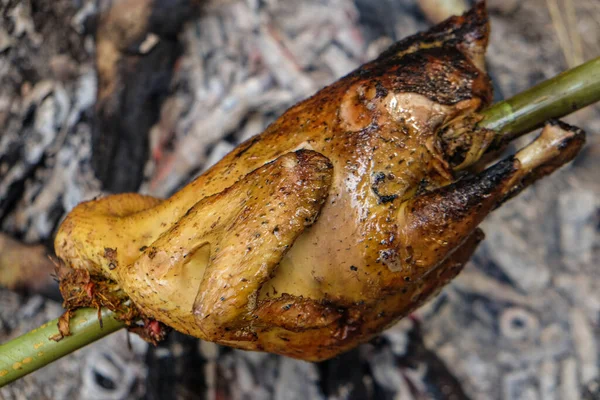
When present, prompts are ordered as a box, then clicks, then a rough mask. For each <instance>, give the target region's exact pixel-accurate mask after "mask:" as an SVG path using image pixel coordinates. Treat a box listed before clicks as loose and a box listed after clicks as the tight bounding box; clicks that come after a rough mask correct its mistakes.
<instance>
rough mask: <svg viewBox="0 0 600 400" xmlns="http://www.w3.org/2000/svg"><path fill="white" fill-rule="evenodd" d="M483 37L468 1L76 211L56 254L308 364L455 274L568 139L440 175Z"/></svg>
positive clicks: (480, 100) (479, 73)
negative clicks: (235, 131)
mask: <svg viewBox="0 0 600 400" xmlns="http://www.w3.org/2000/svg"><path fill="white" fill-rule="evenodd" d="M487 35H488V25H487V17H486V14H485V9H484V6H483V5H479V6H477V7H476V8H475V9H474V10H472V11H471V12H470V13H468V14H466V15H465V16H463V17H456V18H451V19H450V20H448V21H446V22H445V23H442V24H441V25H439V26H438V27H436V28H434V29H432V30H430V31H429V32H427V33H423V34H419V35H416V36H414V37H411V38H408V39H406V40H404V41H402V42H400V43H399V44H397V45H395V46H393V47H392V48H391V49H390V50H388V51H387V52H386V53H384V54H383V55H382V56H381V57H379V58H378V59H377V60H375V61H373V62H371V63H369V64H366V65H365V66H363V67H361V68H359V69H358V70H357V71H355V72H353V73H351V74H350V75H348V76H347V77H345V78H342V79H341V80H339V81H338V82H336V83H334V84H332V85H330V86H329V87H327V88H325V89H323V90H321V91H320V92H319V93H317V94H316V95H315V96H313V97H311V98H310V99H308V100H306V101H304V102H302V103H300V104H298V105H296V106H294V107H293V108H291V109H290V110H288V111H287V112H286V113H285V114H284V115H283V116H281V118H279V119H278V120H277V121H275V122H274V123H273V124H272V125H271V126H270V127H269V128H267V130H266V131H265V132H264V133H262V134H261V135H259V136H257V137H255V138H253V139H251V140H249V141H247V142H246V143H243V144H242V145H240V146H239V147H238V148H237V149H235V150H234V151H233V152H231V153H230V154H229V155H227V156H226V157H225V158H224V159H223V160H221V161H220V162H219V163H217V164H216V165H214V166H213V167H212V168H211V169H209V170H208V171H207V172H206V173H205V174H203V175H201V176H200V177H198V178H197V179H196V180H194V181H193V182H191V183H190V184H189V185H187V186H186V187H185V188H183V189H182V190H181V191H180V192H178V193H176V194H175V195H174V196H172V197H171V198H169V199H167V200H165V201H162V202H156V204H154V205H153V206H152V205H150V203H149V202H148V201H147V200H143V199H142V198H141V197H140V198H138V197H135V199H137V200H136V201H139V207H138V206H136V207H138V208H136V207H131V208H126V210H124V211H123V212H120V211H115V210H112V211H111V212H110V213H107V212H106V211H103V212H102V213H100V212H98V210H100V208H101V207H100V203H90V204H87V205H85V204H84V205H82V206H78V207H77V208H76V209H75V210H74V211H73V213H72V214H71V216H70V217H69V218H68V219H67V221H66V222H65V225H64V226H63V227H62V228H61V232H59V235H58V236H57V242H56V243H57V254H58V255H59V257H61V259H63V260H64V261H65V262H66V263H69V264H71V265H72V266H73V267H75V268H84V269H88V270H90V271H96V272H99V273H101V274H102V275H104V276H105V277H106V278H108V279H111V280H114V281H116V282H118V283H119V284H120V286H121V288H122V289H123V290H124V291H125V292H126V293H127V294H128V295H129V297H130V298H131V299H132V300H133V301H134V302H135V304H136V305H137V307H138V308H139V309H140V310H141V311H142V312H143V313H144V314H146V315H147V316H148V317H152V318H156V319H157V320H159V321H162V322H164V323H166V324H168V325H170V326H172V327H174V328H175V329H177V330H179V331H181V332H184V333H188V334H191V335H194V336H197V337H200V338H203V339H206V340H211V341H215V342H218V343H221V344H226V345H230V346H234V347H239V348H243V349H248V350H264V351H270V352H275V353H279V354H284V355H288V356H291V357H296V358H302V359H306V360H314V361H316V360H322V359H326V358H329V357H332V356H335V355H336V354H339V353H340V352H342V351H345V350H348V349H350V348H351V347H353V346H356V345H357V344H358V343H361V342H363V341H365V340H368V339H370V338H371V337H373V336H374V335H376V334H377V333H379V332H381V331H382V330H383V329H385V328H386V327H388V326H390V325H391V324H393V323H394V322H395V321H397V320H398V319H399V318H402V317H403V316H405V315H406V314H407V313H409V312H410V311H412V310H414V309H415V308H416V307H418V306H419V305H420V304H422V303H423V302H424V301H426V300H427V299H428V298H429V297H430V296H432V295H433V294H435V293H436V292H437V291H439V290H440V289H441V288H442V287H443V286H444V285H445V284H446V283H447V282H448V281H449V280H450V279H451V278H452V277H454V276H455V275H456V274H457V273H458V271H459V270H460V268H461V267H462V265H464V263H465V262H466V260H467V259H468V258H469V257H470V255H471V254H472V253H473V251H474V249H475V247H476V245H477V243H479V241H480V240H481V238H482V237H481V234H480V231H478V230H477V228H476V227H477V224H479V222H481V220H482V219H483V218H484V217H485V216H486V215H487V214H488V213H489V212H490V211H491V210H492V209H493V208H494V207H496V206H497V205H498V204H499V203H500V202H502V201H503V200H504V199H506V198H507V197H508V196H510V195H511V193H513V192H514V191H515V190H517V188H519V187H521V186H520V185H523V184H526V183H528V179H529V178H532V177H535V176H538V175H539V174H541V173H545V172H547V171H549V170H550V169H553V168H555V167H556V166H557V165H558V164H562V163H564V162H566V161H568V159H569V157H570V155H572V154H574V153H576V152H577V151H578V149H579V148H580V144H581V140H580V139H576V137H581V135H579V134H577V133H573V132H572V131H565V130H559V131H553V132H554V133H553V134H552V135H549V134H547V135H546V136H544V135H542V136H543V137H542V138H540V139H539V140H538V141H536V142H534V143H533V144H532V145H531V146H529V147H528V148H527V149H529V150H527V149H525V150H524V152H520V153H518V154H517V156H516V158H514V159H509V160H507V161H504V162H501V163H499V164H497V165H496V166H494V167H492V168H490V169H489V170H487V171H485V172H483V173H482V174H479V175H472V176H467V177H466V178H464V179H461V180H459V181H456V182H455V180H456V179H455V176H454V171H453V168H452V164H451V161H452V160H450V159H449V157H450V156H452V154H448V153H446V152H445V150H447V149H448V146H445V144H444V143H443V139H442V137H441V132H440V131H441V129H442V127H444V126H447V125H448V124H451V123H453V122H455V121H462V120H464V119H465V118H466V117H468V116H472V114H473V113H474V112H476V111H477V110H478V109H479V108H480V107H482V105H484V104H487V103H488V102H489V100H490V97H491V88H490V85H489V80H488V78H487V76H486V74H485V72H484V71H483V70H482V68H483V63H482V59H481V57H482V54H483V52H484V50H485V45H486V43H487ZM472 119H476V118H475V117H473V118H472ZM465 126H468V125H465ZM460 132H461V134H463V135H471V134H473V135H479V133H480V132H475V133H473V132H470V131H469V130H468V129H462V130H461V131H460ZM578 135H579V136H578ZM484 136H485V135H483V136H482V137H484ZM484 139H485V137H484ZM476 142H477V141H476V140H464V141H461V140H457V142H456V143H476ZM480 142H481V141H480ZM569 143H571V144H569ZM299 149H304V150H301V151H298V150H299ZM476 150H477V149H474V150H473V154H474V155H471V156H470V157H471V158H477V157H479V156H480V154H479V153H477V151H476ZM557 152H558V153H557ZM536 154H541V155H542V156H541V157H533V155H536ZM556 154H558V157H554V156H553V157H546V156H547V155H556ZM563 155H565V156H563ZM519 157H521V158H519ZM553 158H554V160H559V161H558V163H556V164H554V163H553V162H554V161H553ZM123 199H126V198H121V200H123ZM106 201H107V204H110V203H111V202H112V201H115V202H116V201H119V199H117V198H111V197H109V198H108V199H107V200H106ZM150 202H151V201H150ZM94 207H95V208H94ZM95 210H96V211H95ZM135 210H137V212H134V211H135ZM117 214H118V216H116V215H117ZM90 220H91V221H93V224H94V225H93V228H92V227H91V225H90V223H89V221H90ZM106 249H109V250H106ZM111 264H112V266H113V267H115V265H116V268H111Z"/></svg>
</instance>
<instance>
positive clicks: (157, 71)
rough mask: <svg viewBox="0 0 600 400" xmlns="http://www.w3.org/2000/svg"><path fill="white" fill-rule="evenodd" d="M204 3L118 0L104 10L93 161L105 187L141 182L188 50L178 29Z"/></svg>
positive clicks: (114, 188) (133, 185) (129, 188)
mask: <svg viewBox="0 0 600 400" xmlns="http://www.w3.org/2000/svg"><path fill="white" fill-rule="evenodd" d="M198 4H199V1H194V0H170V1H161V0H126V1H119V2H115V3H114V4H113V5H112V6H111V7H110V8H109V9H108V10H107V11H106V12H104V13H103V14H102V15H101V16H100V18H99V20H98V27H97V33H96V40H97V54H96V67H97V69H98V95H97V96H98V97H97V100H98V101H97V104H96V119H97V120H96V123H95V126H94V132H93V143H92V145H93V156H92V164H93V167H94V171H95V173H96V176H97V177H98V178H99V179H100V181H101V182H102V185H103V188H104V189H105V190H108V191H111V192H126V191H135V190H137V189H138V188H139V186H140V184H141V182H142V178H143V171H144V164H145V162H146V160H147V158H148V146H149V144H148V143H149V139H148V134H149V132H150V129H151V127H152V126H153V125H154V123H155V122H156V121H157V120H158V118H159V114H160V106H161V104H162V102H163V100H164V99H165V97H166V95H167V93H168V91H169V86H170V83H171V79H172V76H173V69H174V66H175V63H176V61H177V59H178V58H179V56H180V55H181V52H182V46H181V44H180V43H179V40H178V34H179V31H180V30H181V28H182V27H183V25H184V23H185V21H186V20H188V19H189V18H190V17H192V16H193V15H195V13H196V11H197V9H198Z"/></svg>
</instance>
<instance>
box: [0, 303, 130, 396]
mask: <svg viewBox="0 0 600 400" xmlns="http://www.w3.org/2000/svg"><path fill="white" fill-rule="evenodd" d="M57 324H58V319H55V320H53V321H50V322H48V323H46V324H44V325H42V326H40V327H39V328H37V329H34V330H32V331H30V332H28V333H26V334H24V335H22V336H19V337H18V338H16V339H13V340H12V341H10V342H8V343H5V344H2V345H0V387H2V386H4V385H7V384H9V383H11V382H12V381H14V380H16V379H19V378H21V377H23V376H25V375H27V374H29V373H30V372H33V371H35V370H37V369H39V368H41V367H43V366H45V365H46V364H49V363H51V362H53V361H56V360H58V359H59V358H61V357H63V356H65V355H67V354H69V353H71V352H73V351H75V350H77V349H79V348H81V347H84V346H86V345H88V344H90V343H92V342H94V341H96V340H98V339H101V338H103V337H104V336H106V335H108V334H110V333H113V332H115V331H117V330H119V329H121V328H122V327H123V326H124V324H123V323H122V322H121V321H117V320H116V319H114V318H113V313H112V312H111V311H109V310H107V309H102V327H100V323H99V321H98V310H96V309H92V308H81V309H79V310H77V311H75V312H74V313H73V316H72V317H71V322H70V328H71V336H66V337H64V338H62V339H61V340H60V341H58V342H56V341H54V340H52V339H50V338H51V337H52V336H54V335H57V334H58V327H57Z"/></svg>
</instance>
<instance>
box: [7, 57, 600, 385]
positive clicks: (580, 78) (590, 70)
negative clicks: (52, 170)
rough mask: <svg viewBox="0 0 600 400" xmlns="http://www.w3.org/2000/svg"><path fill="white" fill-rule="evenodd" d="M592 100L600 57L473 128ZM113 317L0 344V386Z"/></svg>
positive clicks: (77, 344) (79, 343)
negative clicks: (60, 332) (65, 332)
mask: <svg viewBox="0 0 600 400" xmlns="http://www.w3.org/2000/svg"><path fill="white" fill-rule="evenodd" d="M597 101H600V57H598V58H595V59H593V60H591V61H588V62H587V63H585V64H583V65H581V66H579V67H576V68H573V69H571V70H568V71H565V72H563V73H561V74H559V75H557V76H556V77H554V78H552V79H549V80H547V81H544V82H542V83H541V84H539V85H537V86H534V87H533V88H531V89H529V90H526V91H524V92H522V93H520V94H517V95H516V96H514V97H512V98H511V99H508V100H505V101H501V102H499V103H496V104H495V105H493V106H491V107H490V108H488V109H487V110H485V111H483V112H482V113H481V114H482V115H483V116H484V119H483V120H482V121H481V122H480V123H479V126H482V127H485V128H488V129H492V130H495V131H497V132H498V136H497V138H498V139H497V142H498V143H501V142H503V141H508V140H511V139H513V138H515V137H517V136H519V135H521V134H523V133H526V132H530V131H531V130H533V129H535V128H537V127H538V126H540V125H541V124H543V123H544V122H545V121H547V120H548V119H551V118H560V117H563V116H565V115H567V114H570V113H572V112H574V111H577V110H579V109H581V108H584V107H586V106H588V105H590V104H593V103H595V102H597ZM113 315H114V314H113V313H112V312H111V311H109V310H107V309H102V322H103V326H102V327H101V326H100V324H99V322H98V311H97V310H95V309H90V308H86V309H80V310H77V311H75V313H74V315H73V317H72V318H71V323H70V327H71V333H72V336H68V337H65V338H63V339H62V340H61V341H59V342H55V341H53V340H50V339H49V338H50V337H52V336H53V335H55V334H57V333H58V329H57V323H58V320H54V321H50V322H48V323H46V324H44V325H42V326H41V327H39V328H38V329H34V330H33V331H31V332H28V333H26V334H24V335H22V336H20V337H18V338H16V339H13V340H12V341H10V342H8V343H5V344H3V345H0V387H2V386H4V385H6V384H8V383H10V382H13V381H14V380H16V379H19V378H21V377H23V376H25V375H27V374H29V373H30V372H33V371H35V370H37V369H39V368H41V367H43V366H45V365H47V364H49V363H51V362H53V361H55V360H57V359H59V358H61V357H63V356H65V355H67V354H69V353H71V352H73V351H75V350H77V349H79V348H82V347H84V346H86V345H88V344H90V343H92V342H94V341H96V340H98V339H100V338H102V337H104V336H106V335H108V334H110V333H112V332H115V331H117V330H119V329H121V328H123V327H124V324H123V323H122V322H120V321H117V320H115V319H114V318H113Z"/></svg>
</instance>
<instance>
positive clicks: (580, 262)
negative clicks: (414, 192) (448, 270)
mask: <svg viewBox="0 0 600 400" xmlns="http://www.w3.org/2000/svg"><path fill="white" fill-rule="evenodd" d="M447 3H453V4H455V3H460V1H459V2H449V1H442V0H428V1H425V0H423V1H421V0H419V1H417V0H396V1H392V0H378V1H368V0H354V1H353V0H305V1H302V2H295V1H291V0H213V1H212V2H211V3H206V4H201V5H197V4H195V3H194V2H192V1H184V0H173V1H168V2H166V1H165V2H158V1H157V2H150V1H140V0H121V1H120V2H110V1H108V0H87V1H86V0H79V1H75V0H57V1H55V2H43V1H39V0H23V1H10V0H0V87H1V89H0V231H1V233H0V279H1V280H0V282H2V285H3V286H4V287H2V288H0V343H1V342H4V341H7V340H9V339H11V338H13V337H16V336H18V335H19V334H22V333H24V332H26V331H28V330H30V329H33V328H35V327H37V326H39V325H41V324H42V323H44V322H45V321H47V320H49V319H52V318H56V317H57V316H59V315H60V314H61V312H62V308H61V306H60V297H59V294H58V291H57V288H56V284H55V282H54V281H53V280H52V279H50V275H49V273H50V272H51V271H52V265H51V263H50V262H49V261H48V259H47V257H46V255H47V254H51V252H52V249H51V245H52V237H53V234H54V233H55V231H56V229H57V227H58V224H59V223H60V221H61V220H62V218H63V217H64V216H65V214H66V213H67V212H68V211H69V210H70V209H72V208H73V207H74V206H75V205H76V204H78V203H79V202H81V201H84V200H88V199H91V198H94V197H96V196H99V195H102V194H107V193H115V192H124V191H140V192H142V193H146V194H151V195H153V196H158V197H166V196H168V195H170V194H171V193H173V192H174V191H176V190H177V189H178V188H180V187H182V186H183V185H184V184H185V183H187V182H188V181H189V180H191V179H193V178H194V177H195V176H197V175H198V174H199V173H201V172H202V171H204V170H206V169H207V168H208V167H209V166H210V165H212V164H213V163H215V162H216V161H218V160H219V159H220V158H221V157H222V156H224V155H225V154H226V153H227V152H229V151H230V150H231V149H233V148H234V146H236V145H237V144H239V143H241V142H242V141H244V140H246V139H247V138H249V137H251V136H253V135H255V134H257V133H259V132H261V131H262V130H263V129H264V128H265V127H266V126H267V125H268V124H269V123H270V122H272V121H273V120H274V119H275V118H276V117H277V116H279V115H281V114H282V113H283V112H284V111H285V110H286V109H287V108H288V107H289V106H291V105H292V104H294V103H296V102H297V101H299V100H301V99H304V98H306V97H308V96H310V95H311V94H313V93H314V92H315V91H317V90H318V89H320V88H322V87H323V86H325V85H327V84H329V83H331V82H333V81H334V80H335V79H337V78H339V77H341V76H343V75H345V74H346V73H348V72H350V71H351V70H352V69H354V68H355V67H357V66H359V65H360V64H362V63H364V62H365V61H368V60H370V59H372V58H374V57H375V56H376V55H378V54H379V53H380V52H381V51H383V50H384V49H385V48H386V47H387V46H389V45H390V44H391V43H393V41H395V40H398V39H400V38H402V37H405V36H407V35H410V34H412V33H414V32H416V31H418V30H423V29H426V28H427V27H428V26H429V25H430V24H431V21H432V20H436V19H438V18H440V16H439V15H438V12H439V10H440V4H447ZM488 6H489V8H490V13H491V15H492V32H493V33H492V39H491V44H490V48H489V51H488V57H487V60H488V66H489V71H490V73H491V75H492V78H493V79H494V81H495V84H496V97H497V100H499V99H502V98H503V97H509V96H511V95H513V94H515V93H518V92H519V91H522V90H524V89H526V88H528V87H530V86H532V85H534V84H535V83H537V82H539V81H541V80H543V79H546V78H550V77H552V76H554V75H555V74H557V73H558V72H560V71H561V70H563V69H565V68H567V67H572V66H575V65H577V64H580V63H581V62H583V61H585V60H586V59H587V58H591V57H592V56H593V55H597V54H598V53H600V47H599V46H600V45H599V44H598V43H597V40H596V38H598V37H599V36H600V23H599V22H598V21H600V7H599V6H598V3H597V2H595V1H594V0H588V1H577V2H575V1H574V0H533V1H528V2H519V1H500V0H497V1H492V0H490V1H488ZM144 7H149V8H144ZM165 15H168V16H169V17H168V18H166V17H164V16H165ZM122 27H126V28H122ZM121 28H122V29H121ZM136 30H137V31H136ZM140 31H143V32H145V33H144V35H142V36H140V35H139V34H137V33H136V32H138V33H139V32H140ZM109 56H114V57H116V59H117V68H112V69H111V68H109V67H107V66H106V62H104V61H105V60H107V59H109ZM96 60H98V61H97V62H96ZM567 121H569V122H572V123H576V124H577V125H579V126H581V127H582V128H584V129H585V130H586V131H588V133H589V134H590V135H589V139H588V142H589V143H588V145H587V147H586V148H585V150H584V152H583V153H582V154H581V155H580V156H579V157H578V158H577V160H576V161H575V162H574V163H572V164H571V165H570V166H568V167H567V168H565V169H563V170H562V171H559V172H557V173H556V174H555V175H554V176H553V177H552V178H551V179H548V180H545V181H543V182H540V183H539V184H537V185H535V186H534V187H533V188H531V189H529V190H527V191H526V192H525V193H523V194H522V195H521V196H520V197H519V198H517V199H515V200H513V201H511V202H510V203H509V204H507V205H506V206H504V207H503V208H502V209H500V210H499V211H498V212H496V213H494V214H493V215H492V216H491V217H490V218H489V219H488V220H487V222H486V223H484V225H483V228H484V230H485V231H486V232H487V233H488V235H487V239H486V240H485V242H484V243H483V244H482V245H481V246H480V248H479V250H478V252H477V254H476V256H475V257H474V258H473V260H472V261H471V263H470V264H469V265H468V266H467V267H466V268H465V271H464V272H463V273H462V274H461V275H460V277H459V278H457V279H456V280H455V281H454V282H453V283H451V284H450V285H449V286H448V287H447V288H446V289H445V290H444V291H443V293H442V294H441V295H440V296H439V297H437V298H436V299H435V300H433V301H432V302H430V303H429V304H428V305H427V306H425V307H423V308H421V309H420V310H418V311H417V312H416V313H415V314H414V315H413V316H412V317H411V318H408V319H405V320H403V321H401V322H400V323H399V324H397V325H396V326H394V327H393V328H391V329H389V330H388V331H386V332H385V333H384V334H382V335H381V336H380V337H379V338H377V339H375V340H373V341H372V342H371V343H367V344H365V345H362V346H360V347H359V348H357V349H355V350H353V351H351V352H349V353H346V354H344V355H341V356H339V357H338V358H335V359H333V360H330V361H326V362H323V363H319V364H311V363H306V362H301V361H295V360H291V359H288V358H284V357H279V356H275V355H270V354H262V353H250V352H243V351H237V350H232V349H229V348H224V347H220V346H217V345H214V344H212V343H207V342H201V341H198V340H196V339H193V338H189V337H185V336H183V335H179V334H176V333H173V334H171V335H170V337H169V338H168V340H167V341H165V342H164V343H162V344H160V345H159V346H158V347H152V346H148V345H147V344H146V343H145V342H143V341H141V340H140V339H138V338H137V337H136V336H131V337H130V338H129V339H128V338H127V336H126V333H125V332H118V333H116V334H113V335H111V336H109V337H107V338H105V339H103V340H101V341H99V342H97V343H95V344H93V345H90V346H88V347H87V348H85V349H83V350H80V351H78V352H77V353H75V354H73V355H70V356H68V357H65V358H64V359H62V360H60V361H58V362H56V363H55V364H53V365H52V366H50V367H47V368H44V369H42V370H40V371H38V372H36V373H34V374H31V375H29V376H27V377H25V378H24V379H22V380H20V381H18V382H15V383H13V384H11V385H9V386H7V387H5V388H2V389H0V398H3V399H32V398H52V399H77V398H81V399H138V398H139V399H162V398H180V399H204V398H206V399H217V398H218V399H296V398H297V399H306V398H310V399H369V398H377V399H388V398H389V399H393V398H399V399H407V400H410V399H414V400H417V399H419V400H421V399H517V400H518V399H523V400H525V399H586V400H591V399H598V398H600V375H599V368H600V361H599V357H600V356H599V354H600V343H599V340H598V338H599V337H600V271H599V270H598V268H597V265H596V264H597V260H600V240H598V239H599V231H600V212H599V210H600V181H599V180H598V178H597V173H596V172H595V170H596V169H597V160H598V157H599V156H600V134H599V132H600V108H599V107H597V106H596V107H595V108H588V109H586V110H582V111H580V112H578V113H576V114H575V115H573V116H571V117H569V118H567ZM526 141H528V139H523V142H520V143H516V144H515V146H520V145H521V144H523V143H524V142H526ZM595 165H596V166H595Z"/></svg>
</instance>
